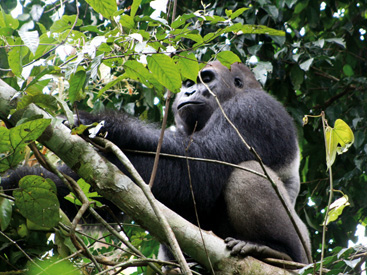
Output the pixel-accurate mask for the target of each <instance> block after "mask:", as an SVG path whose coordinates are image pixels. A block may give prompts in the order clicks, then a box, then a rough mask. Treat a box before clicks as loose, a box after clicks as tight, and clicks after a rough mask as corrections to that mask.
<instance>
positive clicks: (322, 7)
mask: <svg viewBox="0 0 367 275" xmlns="http://www.w3.org/2000/svg"><path fill="white" fill-rule="evenodd" d="M325 8H326V3H325V2H321V4H320V11H323V10H325Z"/></svg>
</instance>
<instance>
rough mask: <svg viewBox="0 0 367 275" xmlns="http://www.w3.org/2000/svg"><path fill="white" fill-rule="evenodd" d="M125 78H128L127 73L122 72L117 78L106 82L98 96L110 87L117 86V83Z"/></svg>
mask: <svg viewBox="0 0 367 275" xmlns="http://www.w3.org/2000/svg"><path fill="white" fill-rule="evenodd" d="M125 78H127V76H126V74H122V75H120V76H118V77H117V78H115V79H114V80H112V81H110V82H108V83H107V84H106V86H104V87H103V88H102V89H101V90H100V91H99V92H98V95H97V98H99V97H100V96H101V95H102V94H103V93H104V92H105V91H107V90H108V89H109V88H111V87H113V86H115V85H116V84H117V83H119V82H121V81H122V80H124V79H125Z"/></svg>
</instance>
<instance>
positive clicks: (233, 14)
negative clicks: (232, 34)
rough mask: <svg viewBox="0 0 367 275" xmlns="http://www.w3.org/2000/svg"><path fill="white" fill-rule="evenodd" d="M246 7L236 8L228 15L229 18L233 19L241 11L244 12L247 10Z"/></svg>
mask: <svg viewBox="0 0 367 275" xmlns="http://www.w3.org/2000/svg"><path fill="white" fill-rule="evenodd" d="M247 10H248V8H240V9H238V10H236V11H235V12H233V13H232V14H231V15H230V17H231V19H232V20H233V19H235V18H236V17H238V16H240V15H241V14H242V13H244V12H245V11H247Z"/></svg>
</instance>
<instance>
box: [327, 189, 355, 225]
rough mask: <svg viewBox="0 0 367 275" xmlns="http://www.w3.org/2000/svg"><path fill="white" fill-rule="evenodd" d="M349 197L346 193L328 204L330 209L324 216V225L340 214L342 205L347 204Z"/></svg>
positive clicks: (334, 219)
mask: <svg viewBox="0 0 367 275" xmlns="http://www.w3.org/2000/svg"><path fill="white" fill-rule="evenodd" d="M349 205H350V203H349V199H348V196H347V195H344V196H343V197H341V198H339V199H337V200H336V201H334V202H333V203H332V204H331V205H330V210H329V213H328V216H327V217H326V221H325V223H326V225H328V224H329V223H330V222H333V221H336V220H337V219H338V217H339V216H340V215H341V214H342V212H343V209H344V207H346V206H349Z"/></svg>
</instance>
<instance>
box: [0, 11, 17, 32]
mask: <svg viewBox="0 0 367 275" xmlns="http://www.w3.org/2000/svg"><path fill="white" fill-rule="evenodd" d="M18 27H19V21H18V20H17V19H15V18H13V16H11V15H10V14H6V13H5V12H4V10H3V9H2V8H1V7H0V29H1V28H11V29H13V30H16V29H18Z"/></svg>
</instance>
